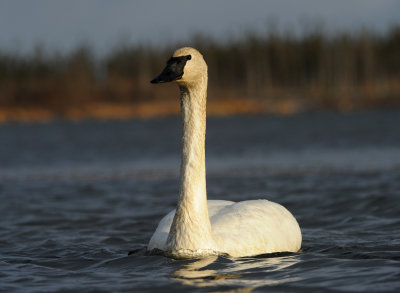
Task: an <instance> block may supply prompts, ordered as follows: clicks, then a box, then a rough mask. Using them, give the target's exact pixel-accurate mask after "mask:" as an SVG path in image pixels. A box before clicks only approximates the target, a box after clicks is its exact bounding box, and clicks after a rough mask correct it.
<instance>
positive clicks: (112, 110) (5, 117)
mask: <svg viewBox="0 0 400 293" xmlns="http://www.w3.org/2000/svg"><path fill="white" fill-rule="evenodd" d="M299 108H300V106H299V105H298V104H297V103H296V102H293V101H282V102H278V103H271V102H269V103H267V102H260V101H258V102H257V101H246V100H238V99H236V100H232V99H230V100H217V101H209V102H208V105H207V113H208V115H210V116H228V115H244V114H246V115H253V114H280V115H289V114H293V113H296V112H298V111H299V110H300V109H299ZM179 114H180V108H179V102H178V101H176V102H175V103H173V102H171V101H152V102H141V103H135V104H114V103H104V102H100V103H90V104H85V105H81V106H79V107H70V108H68V109H64V110H63V111H62V112H61V113H60V112H57V111H54V110H52V109H46V108H43V107H15V106H14V107H2V108H0V123H6V122H51V121H53V120H55V119H60V118H61V119H67V120H73V121H79V120H84V119H97V120H125V119H133V118H155V117H165V116H173V115H179Z"/></svg>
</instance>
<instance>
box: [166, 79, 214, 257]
mask: <svg viewBox="0 0 400 293" xmlns="http://www.w3.org/2000/svg"><path fill="white" fill-rule="evenodd" d="M206 91H207V77H205V79H204V80H203V82H201V83H197V84H196V86H192V87H190V86H180V97H181V111H182V120H183V135H182V142H183V149H182V161H181V175H180V184H181V186H180V196H179V202H178V206H177V209H176V213H175V217H174V220H173V223H172V226H171V229H170V233H169V235H168V240H167V246H168V250H169V251H171V252H172V253H175V254H178V256H179V254H180V253H182V254H188V253H191V252H192V253H194V254H196V253H200V251H204V250H213V249H214V246H215V245H214V240H213V238H212V232H211V224H210V219H209V216H208V207H207V191H206V168H205V134H206V95H207V92H206ZM180 251H181V252H180Z"/></svg>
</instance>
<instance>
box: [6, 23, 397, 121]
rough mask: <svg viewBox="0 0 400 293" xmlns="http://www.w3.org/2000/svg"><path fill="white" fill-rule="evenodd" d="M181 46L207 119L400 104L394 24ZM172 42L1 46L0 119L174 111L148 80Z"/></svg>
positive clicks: (172, 94)
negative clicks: (23, 51) (106, 48)
mask: <svg viewBox="0 0 400 293" xmlns="http://www.w3.org/2000/svg"><path fill="white" fill-rule="evenodd" d="M188 44H190V45H191V46H193V47H196V48H198V49H199V50H200V51H201V52H202V53H203V55H204V56H205V59H206V62H207V63H208V67H209V91H208V110H207V111H208V114H209V115H233V114H268V113H273V114H283V115H288V114H293V113H297V112H301V111H313V110H337V111H352V110H362V109H375V108H399V107H400V26H393V27H392V28H391V29H390V30H389V31H388V32H387V33H385V34H375V33H372V32H370V31H367V30H364V31H360V32H358V33H353V34H350V33H336V34H334V35H330V36H327V35H326V34H324V33H322V32H320V31H318V30H314V31H311V32H309V33H306V34H304V35H302V36H295V35H290V34H282V33H274V32H273V31H270V32H269V33H267V34H264V35H260V34H255V33H248V34H247V35H244V36H242V37H241V38H239V39H237V40H232V41H227V42H218V41H217V40H215V39H213V38H209V37H206V36H196V37H194V38H193V39H192V41H191V42H188ZM180 46H182V44H175V45H166V46H164V47H162V48H156V47H155V46H144V45H129V46H128V45H126V46H121V47H119V48H117V49H115V50H113V51H112V52H111V53H109V54H108V55H106V56H104V57H101V58H95V57H94V55H93V54H92V52H91V50H90V49H89V48H88V47H85V46H81V47H79V48H77V49H75V50H74V51H73V52H70V53H68V54H60V53H56V52H53V53H49V52H47V50H46V49H45V48H43V47H40V46H38V47H37V48H35V49H34V50H33V51H32V53H31V54H28V55H18V54H12V53H9V52H8V53H6V52H3V51H2V50H1V49H0V122H8V121H23V122H32V121H42V122H46V121H51V120H53V119H57V118H65V119H72V120H81V119H86V118H94V119H128V118H150V117H160V116H168V115H177V114H178V113H179V102H178V100H177V99H178V98H177V97H178V88H177V86H176V85H175V84H165V85H163V86H154V85H151V84H150V82H149V81H150V80H151V79H152V78H153V77H154V76H155V75H156V74H158V73H159V71H160V70H161V69H162V68H163V66H164V65H165V61H166V60H167V59H168V58H169V56H170V55H171V54H172V52H173V51H174V49H175V48H177V47H180Z"/></svg>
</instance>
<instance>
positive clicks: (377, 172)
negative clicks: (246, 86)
mask: <svg viewBox="0 0 400 293" xmlns="http://www.w3.org/2000/svg"><path fill="white" fill-rule="evenodd" d="M207 123H208V124H207V127H208V129H207V150H206V154H207V188H208V196H209V198H210V199H226V200H234V201H239V200H246V199H256V198H267V199H269V200H272V201H276V202H279V203H281V204H283V205H284V206H286V207H287V208H288V209H289V210H290V211H291V212H292V213H293V214H294V216H295V217H296V218H297V220H298V222H299V224H300V227H301V229H302V233H303V247H302V250H301V251H300V252H298V253H294V254H282V255H264V256H258V257H245V258H239V259H232V258H224V257H218V258H206V259H203V260H186V261H177V260H172V259H169V258H166V257H162V256H148V255H146V250H145V248H146V244H147V242H148V240H149V239H150V237H151V235H152V233H153V231H154V230H155V228H156V226H157V224H158V221H159V220H160V219H161V218H162V217H163V215H164V214H166V213H167V212H168V211H169V210H171V209H173V208H174V207H175V204H176V200H177V194H178V189H179V187H178V180H177V179H178V172H179V153H180V133H181V123H180V119H179V117H172V118H163V119H152V120H131V121H117V122H116V121H114V122H98V121H97V122H96V121H85V122H66V121H58V122H54V123H49V124H18V123H9V124H2V125H0V202H1V204H0V291H1V292H266V291H268V292H341V291H343V292H399V290H400V130H399V129H400V111H372V112H360V113H347V114H339V113H307V114H299V115H294V116H288V117H277V116H252V117H246V116H239V117H226V118H213V117H210V118H209V119H208V120H207ZM129 252H130V254H129V255H128V253H129Z"/></svg>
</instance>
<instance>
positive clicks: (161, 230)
mask: <svg viewBox="0 0 400 293" xmlns="http://www.w3.org/2000/svg"><path fill="white" fill-rule="evenodd" d="M207 203H208V211H209V217H210V222H211V228H212V234H213V238H214V240H215V242H216V244H217V247H218V250H219V252H221V253H227V254H229V255H230V256H233V257H240V256H251V255H258V254H264V253H273V252H285V251H288V252H296V251H298V250H299V249H300V246H301V241H302V237H301V231H300V227H299V225H298V223H297V221H296V219H295V218H294V217H293V216H292V214H291V213H290V212H289V211H288V210H287V209H285V208H284V207H283V206H281V205H279V204H277V203H274V202H270V201H267V200H248V201H243V202H238V203H235V202H232V201H224V200H209V201H208V202H207ZM174 215H175V210H173V211H171V212H170V213H168V214H167V215H166V216H165V217H164V218H163V219H162V220H161V221H160V223H159V225H158V227H157V230H156V231H155V233H154V235H153V237H152V238H151V240H150V242H149V246H148V249H149V250H152V249H160V250H163V251H165V250H166V242H167V238H168V234H169V231H170V227H171V224H172V221H173V218H174Z"/></svg>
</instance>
